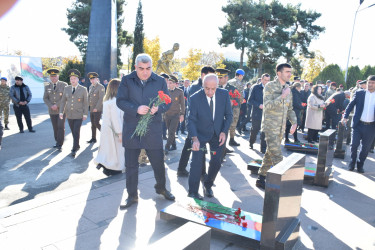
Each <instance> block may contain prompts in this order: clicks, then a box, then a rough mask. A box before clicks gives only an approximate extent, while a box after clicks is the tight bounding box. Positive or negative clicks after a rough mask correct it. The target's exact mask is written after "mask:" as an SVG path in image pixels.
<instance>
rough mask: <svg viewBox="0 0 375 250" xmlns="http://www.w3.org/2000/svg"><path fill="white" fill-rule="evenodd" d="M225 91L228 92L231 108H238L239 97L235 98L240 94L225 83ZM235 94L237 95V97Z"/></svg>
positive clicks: (239, 104)
mask: <svg viewBox="0 0 375 250" xmlns="http://www.w3.org/2000/svg"><path fill="white" fill-rule="evenodd" d="M225 89H226V90H228V92H229V96H230V101H231V105H232V108H240V106H241V103H240V97H237V96H238V95H239V96H241V93H239V91H238V89H237V88H236V87H235V86H233V85H231V84H230V83H229V82H228V83H227V85H225ZM236 93H238V94H237V96H236Z"/></svg>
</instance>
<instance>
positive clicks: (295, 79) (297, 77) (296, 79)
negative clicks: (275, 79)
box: [293, 76, 301, 81]
mask: <svg viewBox="0 0 375 250" xmlns="http://www.w3.org/2000/svg"><path fill="white" fill-rule="evenodd" d="M293 79H294V81H298V80H301V79H300V78H299V76H295V77H294V78H293Z"/></svg>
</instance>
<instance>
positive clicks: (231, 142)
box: [229, 138, 240, 146]
mask: <svg viewBox="0 0 375 250" xmlns="http://www.w3.org/2000/svg"><path fill="white" fill-rule="evenodd" d="M229 145H230V146H240V144H239V143H237V142H236V141H235V140H234V138H230V140H229Z"/></svg>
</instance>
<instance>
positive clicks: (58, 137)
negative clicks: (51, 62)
mask: <svg viewBox="0 0 375 250" xmlns="http://www.w3.org/2000/svg"><path fill="white" fill-rule="evenodd" d="M47 73H48V74H49V78H50V82H48V83H45V85H44V95H43V101H44V103H45V104H46V105H47V106H48V113H49V117H50V118H51V123H52V127H53V134H54V138H55V141H56V144H55V145H54V146H53V147H54V148H57V149H58V150H61V147H62V145H63V144H64V136H65V118H66V115H65V114H64V116H63V119H59V109H60V106H61V99H62V97H63V93H64V89H65V87H66V86H68V84H67V83H66V82H63V81H60V80H59V73H60V71H59V70H58V69H49V70H47Z"/></svg>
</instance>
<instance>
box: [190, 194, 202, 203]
mask: <svg viewBox="0 0 375 250" xmlns="http://www.w3.org/2000/svg"><path fill="white" fill-rule="evenodd" d="M188 197H190V198H193V199H197V200H201V201H203V197H202V196H201V195H200V194H195V193H189V194H188Z"/></svg>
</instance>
